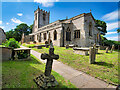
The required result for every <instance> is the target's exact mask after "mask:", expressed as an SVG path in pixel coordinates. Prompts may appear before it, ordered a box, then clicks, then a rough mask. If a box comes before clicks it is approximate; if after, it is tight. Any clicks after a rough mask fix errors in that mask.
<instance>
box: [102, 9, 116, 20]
mask: <svg viewBox="0 0 120 90" xmlns="http://www.w3.org/2000/svg"><path fill="white" fill-rule="evenodd" d="M102 19H103V20H104V21H110V20H117V19H118V10H115V11H113V12H110V13H108V14H106V15H104V16H103V17H102Z"/></svg>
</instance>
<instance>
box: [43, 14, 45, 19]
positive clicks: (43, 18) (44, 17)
mask: <svg viewBox="0 0 120 90" xmlns="http://www.w3.org/2000/svg"><path fill="white" fill-rule="evenodd" d="M43 20H44V21H45V13H43Z"/></svg>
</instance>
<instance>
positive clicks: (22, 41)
mask: <svg viewBox="0 0 120 90" xmlns="http://www.w3.org/2000/svg"><path fill="white" fill-rule="evenodd" d="M24 38H25V35H24V33H23V34H22V38H21V44H23V43H24Z"/></svg>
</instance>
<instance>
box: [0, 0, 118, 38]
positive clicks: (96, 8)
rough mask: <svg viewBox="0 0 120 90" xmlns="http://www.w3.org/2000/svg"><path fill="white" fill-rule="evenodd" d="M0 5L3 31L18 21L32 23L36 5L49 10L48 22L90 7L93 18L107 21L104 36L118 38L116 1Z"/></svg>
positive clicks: (83, 11)
mask: <svg viewBox="0 0 120 90" xmlns="http://www.w3.org/2000/svg"><path fill="white" fill-rule="evenodd" d="M24 1H25V0H24ZM48 1H50V2H48ZM51 1H53V2H51ZM93 1H94V0H93ZM0 6H1V8H0V12H1V15H0V17H2V18H0V27H2V28H3V29H4V30H5V32H7V31H9V30H11V29H14V28H15V27H16V26H17V25H19V24H20V23H26V24H28V25H31V24H33V21H34V11H35V10H36V9H37V8H38V6H39V7H40V9H43V10H46V11H50V23H51V22H54V21H56V20H59V19H65V18H66V17H68V18H71V17H74V16H76V15H79V14H82V13H89V12H90V9H91V12H92V14H93V16H94V18H95V19H98V20H102V21H105V22H106V23H107V34H106V35H105V37H106V38H107V39H109V40H118V34H117V31H116V30H117V28H118V2H60V1H59V0H46V1H45V0H44V1H43V0H34V1H32V0H31V2H21V0H17V1H16V2H14V1H13V2H8V1H7V0H6V1H4V2H1V3H0Z"/></svg>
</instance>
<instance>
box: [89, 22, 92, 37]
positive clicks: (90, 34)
mask: <svg viewBox="0 0 120 90" xmlns="http://www.w3.org/2000/svg"><path fill="white" fill-rule="evenodd" d="M89 36H92V22H90V23H89Z"/></svg>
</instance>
